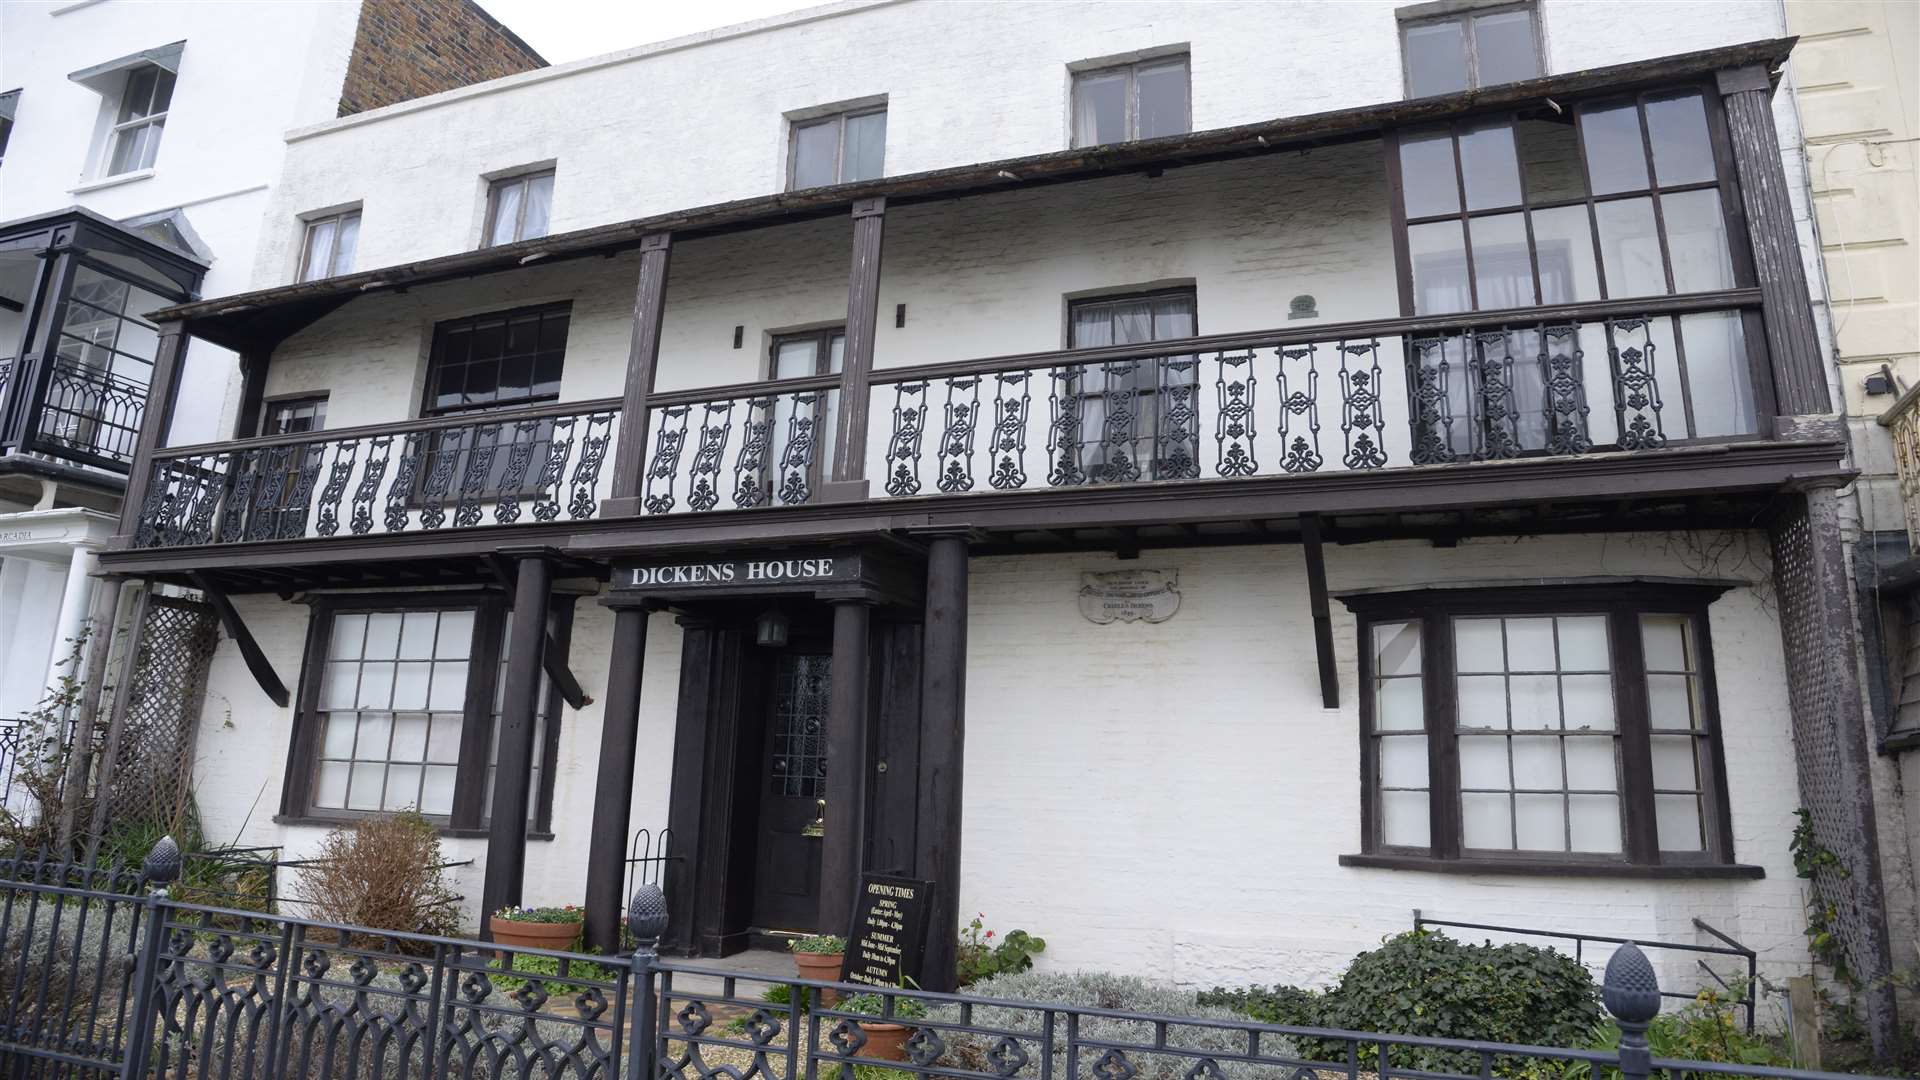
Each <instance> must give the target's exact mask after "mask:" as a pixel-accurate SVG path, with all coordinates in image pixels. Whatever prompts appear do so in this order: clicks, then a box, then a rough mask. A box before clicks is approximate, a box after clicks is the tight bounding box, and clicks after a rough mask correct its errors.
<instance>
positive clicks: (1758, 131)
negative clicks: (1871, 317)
mask: <svg viewBox="0 0 1920 1080" xmlns="http://www.w3.org/2000/svg"><path fill="white" fill-rule="evenodd" d="M1718 81H1719V88H1720V96H1721V99H1722V101H1724V102H1725V105H1726V113H1727V135H1728V137H1729V139H1730V140H1731V141H1732V143H1733V160H1734V165H1735V168H1736V171H1737V172H1738V173H1739V180H1740V203H1741V206H1742V207H1743V208H1744V209H1745V211H1746V219H1747V239H1748V241H1749V243H1750V245H1751V247H1752V250H1753V266H1754V274H1755V278H1756V282H1757V284H1758V285H1759V286H1760V309H1761V315H1762V317H1763V318H1764V320H1765V322H1766V329H1767V354H1768V356H1769V357H1770V359H1771V360H1772V364H1773V381H1774V390H1775V400H1776V401H1777V402H1778V407H1779V409H1780V412H1781V413H1782V414H1783V415H1786V416H1805V415H1809V414H1816V413H1827V412H1832V411H1833V403H1832V399H1831V398H1830V396H1829V395H1828V393H1827V365H1826V360H1825V358H1824V357H1822V356H1821V355H1820V338H1819V335H1818V334H1817V333H1816V332H1815V330H1814V319H1813V302H1812V299H1811V297H1810V295H1809V293H1808V292H1807V272H1806V268H1805V267H1804V266H1803V265H1802V264H1801V261H1800V234H1799V232H1798V231H1797V230H1796V229H1795V228H1794V223H1793V204H1792V201H1791V200H1790V199H1789V198H1788V196H1787V176H1786V170H1785V169H1784V168H1783V167H1782V166H1781V164H1780V137H1779V134H1778V133H1777V132H1776V131H1775V130H1774V126H1773V104H1772V102H1773V82H1772V80H1771V79H1770V78H1769V76H1768V73H1767V69H1766V67H1765V66H1764V65H1760V64H1753V65H1750V66H1748V67H1743V68H1735V69H1732V70H1729V71H1722V72H1720V73H1719V75H1718Z"/></svg>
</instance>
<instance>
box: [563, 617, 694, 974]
mask: <svg viewBox="0 0 1920 1080" xmlns="http://www.w3.org/2000/svg"><path fill="white" fill-rule="evenodd" d="M649 614H650V612H648V611H647V609H646V608H643V607H623V608H619V609H618V610H616V611H615V612H614V613H613V653H612V657H611V661H610V662H609V664H608V665H607V702H606V705H605V707H604V709H603V716H602V719H601V722H600V768H599V770H598V771H597V772H596V773H595V775H594V800H593V827H592V830H591V832H590V833H589V834H588V844H587V902H586V908H587V947H588V948H596V949H599V950H600V951H602V952H604V953H606V954H607V955H609V956H611V955H613V954H614V952H616V951H617V950H618V949H619V947H620V917H621V916H622V915H623V914H625V913H626V910H627V900H628V897H626V896H623V895H621V887H622V886H623V885H624V883H625V881H626V874H625V870H626V868H627V863H626V858H627V830H628V829H629V828H630V827H631V824H632V818H633V764H634V762H633V758H634V754H635V753H637V752H638V751H639V749H640V676H641V665H642V662H643V661H644V660H645V659H646V652H647V617H648V615H649ZM668 914H669V916H670V917H671V916H673V912H672V911H671V909H669V912H668ZM678 917H679V918H685V917H686V913H685V912H682V913H680V914H679V916H678Z"/></svg>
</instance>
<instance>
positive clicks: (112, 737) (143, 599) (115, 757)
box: [85, 581, 153, 862]
mask: <svg viewBox="0 0 1920 1080" xmlns="http://www.w3.org/2000/svg"><path fill="white" fill-rule="evenodd" d="M152 601H153V582H151V581H148V582H145V583H143V584H142V585H141V587H140V598H139V599H138V600H136V601H134V604H133V624H132V626H130V627H129V628H128V629H127V648H126V652H125V654H124V656H123V658H122V659H121V661H120V677H119V679H117V680H115V682H114V686H113V711H112V712H111V713H110V714H109V718H108V721H107V738H106V745H104V746H102V747H101V749H100V765H99V767H98V768H97V769H96V770H95V771H96V772H97V773H98V775H99V779H98V780H97V781H95V783H94V785H93V788H94V791H96V792H98V793H99V794H100V795H101V796H103V797H99V798H95V799H94V800H93V818H92V820H91V822H89V824H88V826H87V853H86V858H85V861H86V862H93V861H94V858H95V856H97V855H99V853H100V837H101V834H102V833H104V832H106V830H107V808H108V806H109V804H110V803H111V800H109V799H107V798H104V796H105V794H106V792H107V789H108V788H110V787H111V786H112V785H113V770H114V766H115V765H117V764H118V763H119V761H120V743H121V742H122V741H123V740H124V739H125V737H126V732H127V710H128V709H129V708H131V707H132V705H133V681H134V677H135V676H137V675H138V674H139V673H140V639H141V638H143V637H144V636H146V632H147V607H148V606H149V604H151V603H152Z"/></svg>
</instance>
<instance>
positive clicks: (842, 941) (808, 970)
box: [787, 934, 847, 1005]
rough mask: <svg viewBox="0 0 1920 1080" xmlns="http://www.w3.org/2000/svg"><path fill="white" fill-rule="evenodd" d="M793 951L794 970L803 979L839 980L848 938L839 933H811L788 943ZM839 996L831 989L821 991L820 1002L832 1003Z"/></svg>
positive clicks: (788, 946)
mask: <svg viewBox="0 0 1920 1080" xmlns="http://www.w3.org/2000/svg"><path fill="white" fill-rule="evenodd" d="M787 948H788V949H790V950H792V952H793V966H794V970H795V971H797V972H799V975H800V977H801V978H803V979H812V980H814V981H815V982H839V981H840V967H841V963H842V960H843V958H844V957H845V956H846V952H847V939H846V938H843V937H840V936H839V935H837V934H809V935H808V936H806V937H803V938H794V939H793V940H792V941H790V942H788V943H787ZM838 998H839V995H838V994H835V993H834V992H833V991H831V990H822V991H820V1003H821V1004H822V1005H831V1004H833V1003H834V1001H835V1000H837V999H838Z"/></svg>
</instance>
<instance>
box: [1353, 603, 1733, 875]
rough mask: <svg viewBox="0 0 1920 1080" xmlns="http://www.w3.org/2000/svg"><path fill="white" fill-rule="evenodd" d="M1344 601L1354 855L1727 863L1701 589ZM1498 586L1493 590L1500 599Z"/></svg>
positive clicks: (1728, 853) (1728, 852) (1728, 846)
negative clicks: (1354, 783)
mask: <svg viewBox="0 0 1920 1080" xmlns="http://www.w3.org/2000/svg"><path fill="white" fill-rule="evenodd" d="M1675 588H1676V589H1677V590H1679V591H1680V592H1681V593H1683V594H1685V595H1682V596H1680V597H1678V598H1677V599H1676V598H1675V597H1674V596H1671V595H1669V596H1664V597H1660V596H1655V595H1653V594H1652V592H1651V591H1645V590H1642V591H1636V590H1633V589H1631V588H1630V587H1629V588H1625V589H1623V590H1617V592H1620V593H1622V595H1610V594H1609V593H1608V591H1606V590H1601V589H1590V588H1589V589H1583V588H1563V589H1540V590H1458V591H1454V590H1449V591H1447V592H1445V593H1440V592H1429V593H1422V594H1411V595H1408V596H1405V597H1398V598H1391V599H1389V598H1386V597H1372V598H1365V599H1356V600H1353V601H1350V604H1354V605H1355V606H1356V610H1357V611H1360V612H1361V617H1362V624H1363V630H1364V637H1363V640H1364V641H1365V642H1366V643H1367V649H1366V653H1365V666H1366V682H1367V685H1368V688H1369V692H1368V695H1367V698H1366V701H1365V702H1364V705H1363V715H1364V718H1365V745H1364V747H1363V749H1364V753H1365V756H1366V762H1367V764H1366V777H1367V789H1368V790H1367V800H1368V805H1367V814H1366V817H1367V819H1368V821H1369V831H1368V835H1367V837H1366V842H1367V849H1368V850H1369V851H1380V852H1404V853H1416V854H1421V855H1430V856H1433V857H1436V858H1445V859H1464V860H1475V859H1478V860H1484V861H1487V862H1488V863H1489V864H1498V863H1500V862H1502V861H1512V860H1514V859H1522V860H1533V861H1537V860H1541V859H1550V860H1556V861H1566V862H1601V863H1605V862H1629V863H1638V864H1649V865H1652V864H1663V863H1688V862H1694V863H1698V862H1730V861H1731V841H1730V840H1729V839H1728V838H1727V833H1726V831H1725V820H1724V814H1725V810H1724V803H1723V802H1720V801H1719V799H1720V788H1719V784H1718V781H1717V776H1718V767H1717V764H1716V760H1717V754H1718V750H1717V747H1716V746H1715V728H1716V720H1715V716H1714V713H1713V709H1712V702H1711V698H1710V694H1709V692H1708V689H1707V687H1708V685H1709V683H1708V680H1709V675H1708V672H1709V670H1710V663H1709V661H1708V652H1707V648H1706V617H1705V604H1706V602H1707V601H1708V600H1709V599H1710V598H1711V595H1712V594H1713V593H1714V592H1717V590H1715V589H1699V588H1689V587H1686V586H1676V587H1675ZM1503 593H1504V594H1509V595H1505V596H1502V595H1501V594H1503Z"/></svg>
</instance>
